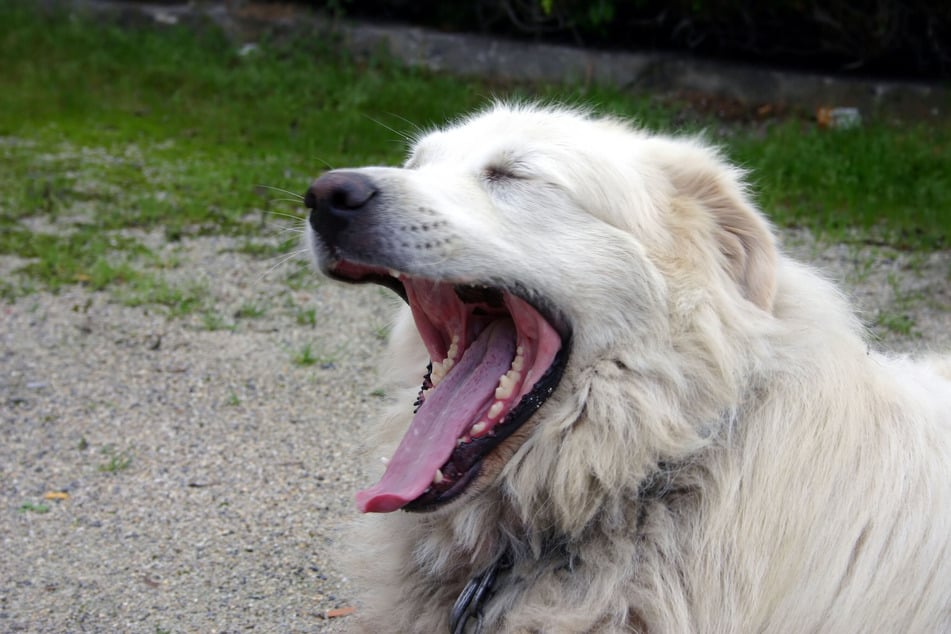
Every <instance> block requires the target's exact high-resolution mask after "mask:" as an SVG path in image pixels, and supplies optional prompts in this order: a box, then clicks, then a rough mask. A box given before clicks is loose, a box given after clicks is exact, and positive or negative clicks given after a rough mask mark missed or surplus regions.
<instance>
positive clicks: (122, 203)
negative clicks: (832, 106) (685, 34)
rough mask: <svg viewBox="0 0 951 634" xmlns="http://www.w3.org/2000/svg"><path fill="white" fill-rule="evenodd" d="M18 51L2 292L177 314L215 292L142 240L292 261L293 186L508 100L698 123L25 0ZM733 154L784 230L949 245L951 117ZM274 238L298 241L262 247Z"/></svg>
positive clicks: (761, 145) (196, 307)
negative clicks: (211, 240)
mask: <svg viewBox="0 0 951 634" xmlns="http://www.w3.org/2000/svg"><path fill="white" fill-rule="evenodd" d="M0 59H2V60H3V64H2V68H3V70H2V72H0V255H14V256H18V257H20V258H23V261H24V263H23V265H22V267H21V268H20V276H19V278H18V280H15V281H14V280H9V279H7V280H2V281H0V297H3V298H7V299H11V298H15V297H17V296H20V295H23V294H27V293H30V292H33V291H34V290H36V289H39V288H47V289H51V290H54V291H55V290H57V289H59V288H61V287H63V286H65V285H72V284H83V285H86V286H88V287H90V288H93V289H116V288H118V289H120V290H121V292H120V295H121V296H122V297H123V298H124V301H126V302H127V303H133V304H135V303H153V304H159V305H164V306H167V307H168V308H169V314H170V315H173V316H175V315H181V314H187V313H189V312H194V311H201V310H203V309H204V307H203V306H202V304H201V300H200V296H195V293H194V292H193V291H194V289H174V288H169V287H168V286H167V285H164V286H163V284H164V283H163V282H162V281H161V279H160V277H161V276H160V275H158V274H157V273H156V272H155V270H156V269H160V268H162V266H163V264H162V263H161V262H158V261H157V258H156V256H155V255H154V254H153V253H151V252H150V251H149V250H148V249H147V248H146V247H144V246H143V245H141V244H140V243H139V242H138V240H137V239H136V238H135V237H130V235H136V234H130V233H129V230H132V229H134V230H153V231H155V230H158V231H161V232H162V233H163V234H164V237H165V239H166V240H169V241H176V240H182V239H187V238H188V237H189V236H193V235H201V234H209V233H215V234H222V233H223V234H230V235H236V236H244V237H245V240H246V242H245V243H244V244H245V246H244V247H243V248H242V249H241V250H242V251H244V252H247V253H250V254H253V255H255V256H257V257H262V258H265V257H267V258H277V257H279V256H280V254H282V253H286V252H289V251H290V250H291V249H293V248H295V245H296V244H297V240H296V237H295V236H294V235H293V234H281V233H280V231H281V229H280V228H281V227H287V228H293V227H295V226H297V227H299V225H300V223H299V221H298V220H295V219H294V217H295V216H296V215H298V214H299V210H298V207H299V204H300V203H299V198H297V197H296V196H295V194H294V193H293V192H302V191H303V190H304V189H305V188H306V186H307V184H308V183H309V182H310V181H311V180H312V179H313V178H314V177H315V176H316V175H317V174H318V173H320V172H321V171H322V170H324V169H326V168H327V167H329V166H333V167H342V166H347V165H363V164H394V163H397V162H399V161H400V159H401V157H402V155H403V153H404V151H405V141H404V139H403V137H404V136H405V135H412V134H413V133H414V132H415V131H417V130H419V129H425V128H429V127H431V126H433V125H436V124H440V123H443V122H445V121H446V120H449V119H452V118H454V117H456V116H458V115H459V114H461V113H463V112H466V111H469V110H471V109H473V108H477V107H480V106H482V105H484V104H485V103H486V102H487V101H488V100H489V99H490V98H492V97H512V98H540V99H543V100H559V101H567V102H569V103H586V104H591V105H593V106H594V107H595V108H596V109H598V110H599V111H601V112H607V113H617V114H621V115H624V116H629V117H633V118H636V119H637V120H639V121H641V122H642V123H643V124H644V125H646V126H648V127H651V128H661V129H671V128H673V127H674V124H672V121H675V120H677V119H678V114H679V113H678V112H677V111H676V110H675V109H674V108H673V107H666V108H665V107H660V106H658V105H657V102H656V101H655V100H652V99H651V98H650V97H648V96H632V95H629V94H625V93H622V92H620V91H615V90H608V89H598V88H591V87H580V86H575V87H572V86H567V87H560V86H530V85H500V84H498V83H495V84H493V83H487V82H478V81H464V80H460V79H453V78H450V77H446V76H441V75H436V74H432V73H427V72H423V71H419V70H410V69H406V68H402V67H399V66H398V65H396V64H394V63H393V62H392V61H390V60H389V59H388V58H387V57H386V56H385V55H378V56H377V57H375V58H373V59H370V60H369V61H356V60H352V59H349V58H347V57H346V56H344V55H343V54H341V53H340V52H339V50H338V48H337V47H335V46H334V43H333V42H332V41H327V38H315V37H312V34H309V33H304V34H301V36H300V37H297V38H294V37H290V38H289V39H285V40H283V41H282V42H276V41H274V42H272V41H265V42H263V43H262V46H261V47H260V49H259V50H258V51H256V52H254V53H252V54H250V55H246V56H241V55H239V54H238V53H237V47H236V46H235V45H234V44H233V43H232V42H230V41H229V40H227V39H226V37H225V36H224V35H223V34H222V33H220V32H219V31H217V30H216V29H214V28H212V27H206V28H201V29H191V30H186V29H184V28H161V29H159V28H145V27H141V26H132V25H126V26H124V27H122V28H120V27H118V26H116V25H112V24H110V23H109V20H107V19H103V18H101V17H98V18H91V17H88V16H83V15H81V14H73V15H68V14H65V13H43V12H42V11H41V10H40V9H38V8H36V7H35V5H34V4H33V3H27V2H20V1H8V2H5V3H2V4H0ZM707 124H710V125H707ZM696 127H697V128H701V127H709V128H711V129H715V128H716V126H715V125H713V122H710V121H700V122H699V123H698V124H697V126H696ZM713 140H714V141H716V142H719V141H720V139H717V138H714V139H713ZM724 143H726V147H725V148H724V149H725V151H726V152H727V153H728V154H729V155H730V156H731V157H732V158H734V159H735V160H737V161H738V162H739V163H741V164H742V165H743V166H745V167H746V168H748V169H750V170H751V171H752V173H753V175H752V180H753V184H754V190H755V192H756V193H757V195H758V197H759V199H760V201H761V202H762V204H763V207H764V208H766V209H767V211H768V212H770V214H771V215H772V217H773V218H774V220H775V221H776V222H777V223H778V224H780V225H803V226H807V227H810V228H812V229H813V230H816V231H818V232H820V233H827V234H828V235H830V236H831V237H833V238H840V237H842V236H845V235H850V236H853V237H854V235H855V230H858V235H859V236H869V237H871V238H873V239H875V240H883V241H886V242H888V243H891V244H895V245H898V246H903V247H909V248H934V247H942V246H944V247H947V246H948V227H949V226H951V212H949V206H951V205H949V202H948V201H951V126H949V125H947V124H944V125H934V126H931V127H925V126H919V125H904V126H897V127H890V126H886V125H882V124H877V123H871V124H870V125H865V126H863V127H861V128H859V129H857V130H847V131H835V132H832V131H822V130H817V129H815V127H814V126H813V125H812V124H810V123H808V122H803V121H799V120H790V121H787V122H785V123H782V124H779V125H775V126H772V127H769V128H767V129H766V131H765V132H763V131H762V130H752V129H745V128H743V127H742V126H741V127H740V128H739V129H738V130H735V131H734V133H733V134H731V135H730V136H729V137H726V141H724ZM272 188H273V189H272ZM281 190H287V191H288V192H291V193H283V192H282V191H281ZM288 216H290V217H288ZM38 226H40V227H41V228H37V227H38ZM262 235H269V236H278V237H279V239H281V240H283V242H280V243H279V244H278V245H277V246H273V245H272V243H267V244H264V243H259V242H255V240H254V238H255V237H259V236H262ZM303 275H304V273H302V276H303ZM307 277H308V279H309V278H310V276H309V275H308V276H307ZM298 283H299V281H298V280H297V278H293V279H290V280H288V284H289V285H291V286H292V287H293V286H294V285H295V284H298ZM244 316H245V317H249V316H253V315H244ZM303 319H304V320H305V321H307V320H308V316H304V317H303ZM211 321H214V322H215V323H213V324H211V325H210V327H212V326H213V327H225V325H224V323H223V322H221V321H220V319H212V320H211Z"/></svg>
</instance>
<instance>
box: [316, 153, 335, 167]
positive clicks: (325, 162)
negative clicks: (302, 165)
mask: <svg viewBox="0 0 951 634" xmlns="http://www.w3.org/2000/svg"><path fill="white" fill-rule="evenodd" d="M314 158H315V159H317V160H318V161H320V162H321V163H323V164H324V166H325V167H326V168H327V169H329V170H333V169H337V168H335V167H334V166H333V165H331V164H330V163H328V162H327V161H325V160H324V159H322V158H320V157H319V156H315V157H314Z"/></svg>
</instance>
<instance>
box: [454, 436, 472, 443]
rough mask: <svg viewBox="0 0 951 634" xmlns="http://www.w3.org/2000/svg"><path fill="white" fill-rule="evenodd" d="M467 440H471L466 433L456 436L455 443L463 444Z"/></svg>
mask: <svg viewBox="0 0 951 634" xmlns="http://www.w3.org/2000/svg"><path fill="white" fill-rule="evenodd" d="M467 442H472V438H470V437H469V436H468V435H466V436H459V437H458V438H456V444H457V445H464V444H466V443H467Z"/></svg>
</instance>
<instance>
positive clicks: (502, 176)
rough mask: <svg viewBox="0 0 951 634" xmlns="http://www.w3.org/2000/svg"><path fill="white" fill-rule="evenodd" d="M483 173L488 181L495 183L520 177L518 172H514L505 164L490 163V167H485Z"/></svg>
mask: <svg viewBox="0 0 951 634" xmlns="http://www.w3.org/2000/svg"><path fill="white" fill-rule="evenodd" d="M482 173H483V176H484V177H485V179H486V180H487V181H489V182H493V183H494V182H499V181H505V180H513V179H516V178H519V176H518V174H516V173H515V172H513V171H512V170H511V168H508V167H506V166H503V165H490V166H489V167H487V168H485V170H483V172H482Z"/></svg>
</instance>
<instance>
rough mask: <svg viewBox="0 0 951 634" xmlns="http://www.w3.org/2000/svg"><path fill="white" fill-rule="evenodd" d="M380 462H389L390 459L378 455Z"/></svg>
mask: <svg viewBox="0 0 951 634" xmlns="http://www.w3.org/2000/svg"><path fill="white" fill-rule="evenodd" d="M380 462H382V463H383V464H390V459H389V458H387V457H386V456H380Z"/></svg>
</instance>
